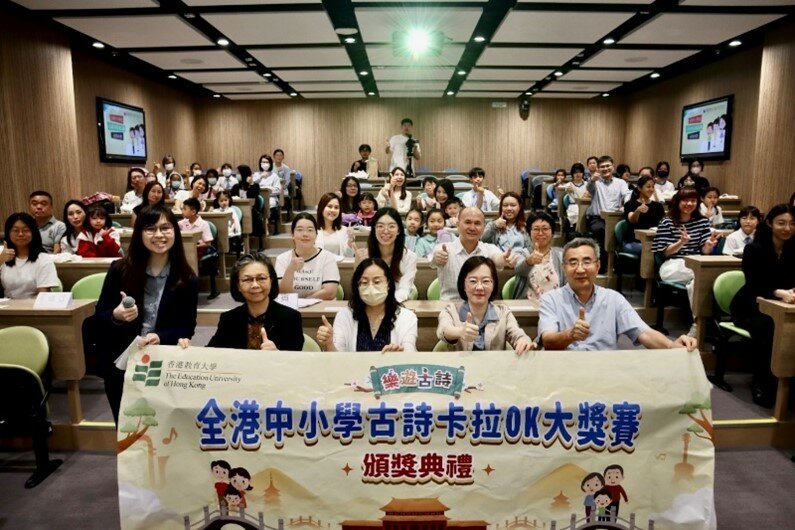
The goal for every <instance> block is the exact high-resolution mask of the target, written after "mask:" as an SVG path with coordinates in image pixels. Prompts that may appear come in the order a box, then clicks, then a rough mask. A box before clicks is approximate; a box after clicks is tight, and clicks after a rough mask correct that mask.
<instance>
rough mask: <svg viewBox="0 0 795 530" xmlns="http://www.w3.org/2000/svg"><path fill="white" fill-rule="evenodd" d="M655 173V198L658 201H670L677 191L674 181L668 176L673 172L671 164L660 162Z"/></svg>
mask: <svg viewBox="0 0 795 530" xmlns="http://www.w3.org/2000/svg"><path fill="white" fill-rule="evenodd" d="M655 173H656V175H655ZM655 173H652V176H653V177H655V179H654V200H655V201H657V202H668V201H670V200H671V197H673V196H674V193H676V189H675V188H674V185H673V183H672V182H671V181H669V180H668V176H669V175H670V174H671V165H670V164H669V163H668V162H658V163H657V171H656V172H655Z"/></svg>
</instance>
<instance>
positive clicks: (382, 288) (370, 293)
mask: <svg viewBox="0 0 795 530" xmlns="http://www.w3.org/2000/svg"><path fill="white" fill-rule="evenodd" d="M388 294H389V286H388V285H386V284H382V285H368V286H367V287H359V296H361V298H362V302H364V303H365V304H367V305H369V306H375V305H381V304H383V303H384V300H386V297H387V295H388Z"/></svg>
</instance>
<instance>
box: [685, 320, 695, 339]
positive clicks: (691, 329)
mask: <svg viewBox="0 0 795 530" xmlns="http://www.w3.org/2000/svg"><path fill="white" fill-rule="evenodd" d="M687 336H688V337H693V338H694V339H695V338H696V337H698V326H697V325H696V323H695V322H693V324H692V325H691V326H690V331H688V332H687Z"/></svg>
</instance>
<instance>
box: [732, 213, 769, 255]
mask: <svg viewBox="0 0 795 530" xmlns="http://www.w3.org/2000/svg"><path fill="white" fill-rule="evenodd" d="M761 222H762V213H761V212H760V211H759V209H758V208H756V207H755V206H745V207H744V208H743V209H742V210H740V213H739V214H738V215H737V224H738V225H739V227H740V228H738V229H737V230H735V231H734V232H732V233H731V234H729V235H728V236H726V243H724V245H723V254H724V255H726V256H735V257H738V258H742V257H743V251H744V250H745V247H746V246H747V245H749V244H751V243H752V242H753V241H754V236H755V235H756V228H757V227H758V226H759V223H761Z"/></svg>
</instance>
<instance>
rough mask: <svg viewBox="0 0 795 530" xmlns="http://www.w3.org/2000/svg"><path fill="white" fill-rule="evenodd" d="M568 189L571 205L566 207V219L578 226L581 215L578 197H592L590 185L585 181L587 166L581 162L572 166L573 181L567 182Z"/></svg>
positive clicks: (572, 224) (570, 223)
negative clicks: (589, 189)
mask: <svg viewBox="0 0 795 530" xmlns="http://www.w3.org/2000/svg"><path fill="white" fill-rule="evenodd" d="M565 186H566V191H567V192H568V196H569V206H568V208H566V219H568V221H569V225H570V226H571V227H574V226H577V221H578V220H579V217H580V206H579V205H578V204H577V199H582V198H586V197H590V194H589V193H588V186H587V185H586V183H585V168H584V167H583V165H582V164H580V163H579V162H576V163H574V164H573V165H572V166H571V182H569V183H567V184H566V185H565Z"/></svg>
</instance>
